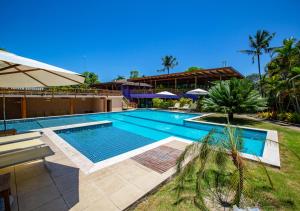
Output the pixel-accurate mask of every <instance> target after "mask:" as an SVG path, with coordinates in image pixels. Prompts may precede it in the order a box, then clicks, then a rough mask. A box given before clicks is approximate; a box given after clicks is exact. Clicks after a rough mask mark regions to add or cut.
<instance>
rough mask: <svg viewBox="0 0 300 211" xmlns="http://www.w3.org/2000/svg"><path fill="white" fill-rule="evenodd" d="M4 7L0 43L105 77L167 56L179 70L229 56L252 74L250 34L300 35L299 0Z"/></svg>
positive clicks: (9, 2)
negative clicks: (244, 51) (248, 52)
mask: <svg viewBox="0 0 300 211" xmlns="http://www.w3.org/2000/svg"><path fill="white" fill-rule="evenodd" d="M246 2H247V3H246ZM0 6H1V30H0V46H1V47H4V48H6V49H7V50H8V51H11V52H14V53H16V54H19V55H22V56H25V57H29V58H33V59H37V60H40V61H43V62H46V63H49V64H53V65H57V66H59V67H62V68H65V69H69V70H72V71H76V72H83V71H84V70H90V71H94V72H97V73H98V74H99V76H100V79H101V81H109V80H112V79H113V78H114V77H116V76H117V75H125V76H128V75H129V72H130V70H133V69H136V70H139V71H140V72H141V73H142V74H145V75H154V74H157V72H156V70H157V69H159V68H161V57H162V56H164V55H167V54H171V55H174V56H176V57H177V59H178V61H179V65H178V66H177V67H176V68H175V69H174V70H172V71H173V72H179V71H183V70H185V69H186V68H188V67H189V66H200V67H204V68H212V67H219V66H221V65H222V61H224V60H226V61H227V63H228V65H230V66H233V67H235V68H236V69H237V70H239V71H240V72H241V73H243V74H245V75H247V74H250V73H252V72H256V71H257V65H256V64H254V65H253V64H252V63H251V59H250V57H249V56H247V55H244V54H241V53H239V52H238V50H241V49H247V48H248V35H249V34H254V33H255V32H256V30H257V29H266V30H268V31H270V32H276V33H277V34H276V38H275V39H274V41H273V42H272V44H273V45H274V46H278V45H280V43H281V41H282V39H283V38H287V37H290V36H294V37H296V38H298V39H300V15H299V11H300V1H299V0H285V1H284V0H281V1H279V0H278V1H277V0H267V1H264V0H252V1H241V0H237V1H221V0H220V1H214V0H210V1H200V0H195V1H190V0H185V1H182V0H181V1H179V0H178V1H174V0H173V1H164V0H151V1H150V0H120V1H116V0H106V1H87V0H85V1H76V0H74V1H71V0H69V1H66V0H60V1H53V0H51V1H50V0H40V1H37V0H26V1H24V0H22V1H21V0H19V1H18V0H1V3H0ZM268 59H269V57H268V56H265V57H264V58H263V62H264V63H265V62H266V61H268Z"/></svg>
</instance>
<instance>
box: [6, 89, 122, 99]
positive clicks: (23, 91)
mask: <svg viewBox="0 0 300 211" xmlns="http://www.w3.org/2000/svg"><path fill="white" fill-rule="evenodd" d="M3 94H5V95H23V96H29V95H40V96H44V95H46V96H48V95H52V96H54V95H55V96H57V95H75V96H77V95H79V96H85V95H86V96H87V95H97V96H121V95H122V93H121V91H118V90H107V89H82V88H64V87H62V88H56V87H55V88H30V89H24V88H22V89H3V88H0V95H3ZM0 97H1V96H0Z"/></svg>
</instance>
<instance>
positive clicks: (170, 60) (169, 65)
mask: <svg viewBox="0 0 300 211" xmlns="http://www.w3.org/2000/svg"><path fill="white" fill-rule="evenodd" d="M161 60H162V65H163V66H164V68H163V69H161V70H158V72H164V71H167V72H168V74H169V73H170V69H173V68H174V67H175V66H177V65H178V61H177V59H176V57H173V56H171V55H170V56H165V57H163V58H162V59H161Z"/></svg>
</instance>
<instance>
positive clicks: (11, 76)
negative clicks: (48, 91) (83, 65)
mask: <svg viewBox="0 0 300 211" xmlns="http://www.w3.org/2000/svg"><path fill="white" fill-rule="evenodd" d="M83 82H84V77H83V76H81V75H80V74H78V73H75V72H72V71H69V70H65V69H62V68H59V67H55V66H52V65H49V64H46V63H42V62H39V61H36V60H33V59H28V58H25V57H21V56H18V55H16V54H13V53H9V52H6V51H2V50H0V87H3V88H29V87H30V88H33V87H49V86H68V85H76V84H82V83H83ZM3 120H4V130H6V122H5V95H4V93H3Z"/></svg>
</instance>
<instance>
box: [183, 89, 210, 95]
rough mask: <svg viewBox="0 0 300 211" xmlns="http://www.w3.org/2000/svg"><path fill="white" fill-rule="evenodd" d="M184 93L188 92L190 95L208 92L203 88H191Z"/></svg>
mask: <svg viewBox="0 0 300 211" xmlns="http://www.w3.org/2000/svg"><path fill="white" fill-rule="evenodd" d="M186 94H190V95H207V94H208V92H207V91H206V90H204V89H193V90H190V91H188V92H186Z"/></svg>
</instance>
